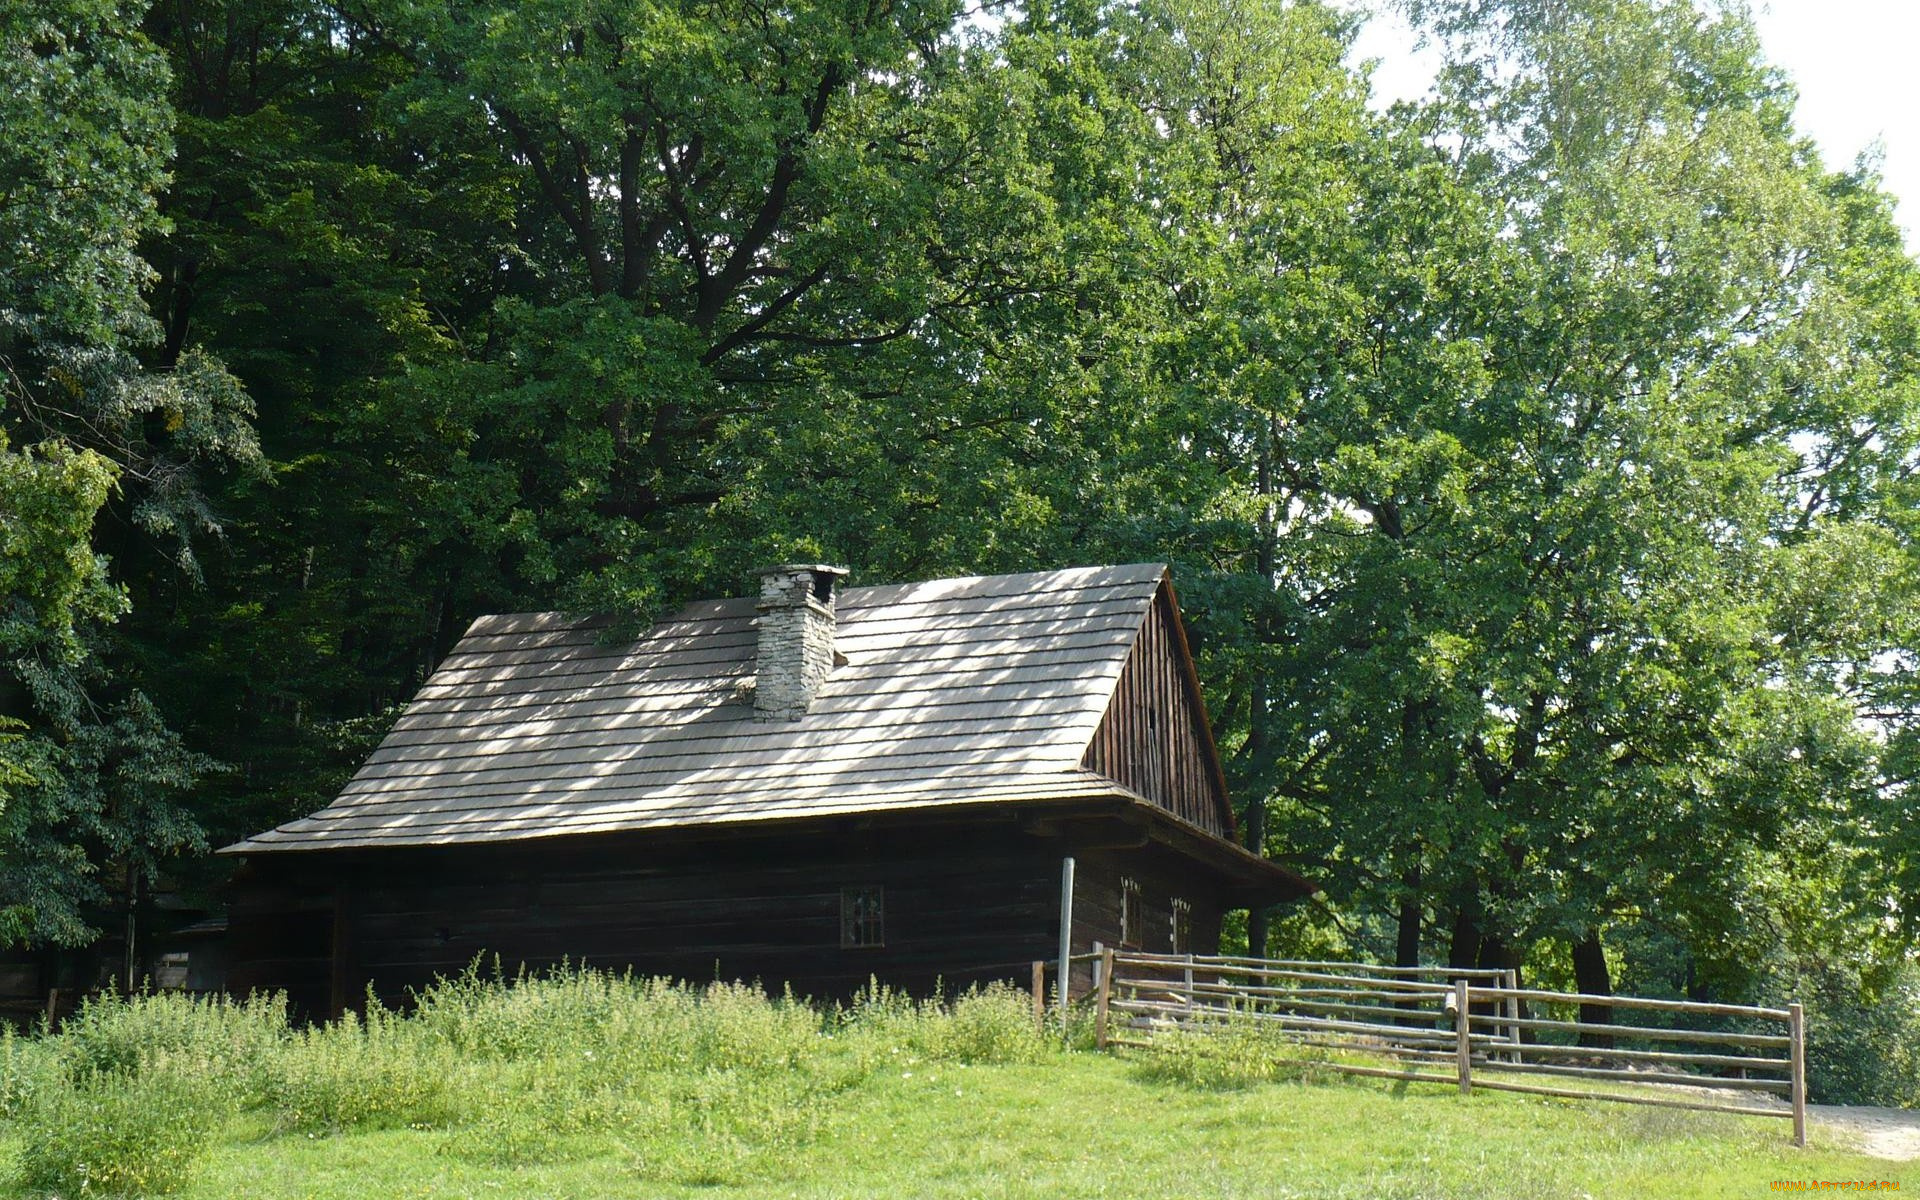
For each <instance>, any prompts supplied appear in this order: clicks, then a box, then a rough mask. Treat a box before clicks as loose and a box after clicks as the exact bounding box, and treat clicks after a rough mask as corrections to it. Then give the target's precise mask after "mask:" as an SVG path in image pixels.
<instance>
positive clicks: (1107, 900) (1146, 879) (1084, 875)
mask: <svg viewBox="0 0 1920 1200" xmlns="http://www.w3.org/2000/svg"><path fill="white" fill-rule="evenodd" d="M1122 879H1132V880H1133V881H1134V882H1135V883H1136V884H1138V885H1139V888H1140V909H1141V916H1142V918H1143V920H1142V925H1143V929H1142V930H1141V931H1140V933H1141V936H1140V937H1138V938H1136V939H1133V940H1132V941H1130V942H1129V943H1127V945H1128V947H1129V948H1131V949H1139V950H1145V951H1148V952H1149V953H1153V954H1171V953H1173V952H1174V946H1173V902H1174V900H1175V899H1176V898H1177V899H1181V900H1185V901H1186V902H1187V903H1188V904H1189V905H1191V906H1192V907H1191V908H1190V909H1189V910H1188V916H1189V919H1190V930H1191V933H1192V935H1193V944H1192V945H1191V946H1182V947H1180V950H1179V952H1180V953H1182V954H1217V953H1219V950H1220V925H1221V921H1222V919H1223V918H1224V917H1225V916H1226V912H1227V908H1228V907H1229V905H1228V904H1227V902H1226V898H1225V896H1224V895H1223V894H1222V893H1221V892H1220V890H1219V883H1218V881H1217V880H1215V879H1214V878H1212V877H1211V876H1210V875H1208V874H1207V873H1206V872H1205V871H1203V870H1202V869H1201V868H1199V867H1198V866H1197V865H1196V864H1194V863H1193V862H1192V861H1190V860H1187V859H1183V858H1181V857H1179V856H1178V855H1175V854H1172V853H1170V852H1168V851H1165V850H1162V849H1160V848H1158V847H1151V846H1150V847H1143V848H1141V849H1138V850H1091V851H1082V852H1081V853H1080V854H1078V855H1076V856H1075V863H1074V889H1073V949H1074V953H1076V954H1080V953H1085V952H1087V951H1090V950H1092V949H1093V945H1094V943H1095V942H1099V943H1100V944H1102V945H1105V946H1113V947H1115V948H1118V947H1120V946H1121V945H1122V943H1121V940H1120V905H1121V899H1120V893H1121V880H1122ZM1074 974H1075V987H1076V988H1080V987H1085V986H1089V985H1090V984H1091V982H1092V975H1091V970H1090V968H1086V967H1081V968H1079V969H1077V970H1076V971H1075V973H1074Z"/></svg>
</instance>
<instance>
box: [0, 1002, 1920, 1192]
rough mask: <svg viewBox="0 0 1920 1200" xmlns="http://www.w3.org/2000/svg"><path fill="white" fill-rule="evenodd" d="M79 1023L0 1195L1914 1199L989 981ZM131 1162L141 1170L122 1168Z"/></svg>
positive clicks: (38, 1091) (1689, 1130)
mask: <svg viewBox="0 0 1920 1200" xmlns="http://www.w3.org/2000/svg"><path fill="white" fill-rule="evenodd" d="M93 1026H94V1028H93V1032H92V1035H91V1038H89V1035H88V1033H87V1029H86V1026H85V1023H84V1022H83V1023H82V1025H81V1028H80V1029H78V1030H76V1031H74V1032H72V1033H70V1034H63V1035H61V1036H60V1037H56V1038H54V1039H51V1040H42V1039H35V1040H31V1041H21V1042H15V1043H12V1044H10V1045H8V1046H7V1047H5V1048H4V1049H5V1057H4V1058H3V1059H0V1065H3V1066H4V1068H5V1070H6V1072H7V1073H6V1074H5V1075H0V1102H4V1103H5V1104H6V1105H7V1106H8V1108H6V1109H0V1118H6V1117H8V1116H9V1115H10V1117H11V1119H7V1120H6V1123H5V1125H4V1126H0V1128H3V1129H4V1132H0V1160H3V1161H4V1163H5V1167H4V1170H5V1172H6V1174H5V1178H6V1179H7V1181H8V1182H7V1184H6V1185H5V1186H6V1187H7V1188H10V1189H11V1190H10V1192H9V1193H8V1194H11V1195H20V1196H28V1195H44V1194H58V1195H73V1194H79V1193H80V1191H81V1189H82V1188H83V1187H84V1188H86V1189H87V1190H88V1191H98V1190H101V1189H102V1188H104V1189H106V1190H109V1191H111V1190H114V1189H116V1188H117V1189H119V1190H122V1191H132V1192H135V1193H138V1192H139V1191H140V1190H141V1189H143V1188H145V1189H147V1190H149V1191H155V1192H159V1191H168V1192H171V1193H172V1194H176V1195H179V1196H183V1197H208V1198H211V1197H232V1198H236V1200H237V1198H239V1197H247V1198H250V1200H251V1198H255V1197H261V1198H266V1197H289V1198H291V1197H311V1198H315V1200H326V1198H333V1197H338V1198H340V1200H347V1198H349V1197H351V1198H352V1200H361V1198H362V1197H382V1198H385V1197H395V1198H398V1197H416V1196H418V1197H428V1196H432V1197H556V1198H558V1197H569V1198H572V1197H596V1196H606V1197H636V1198H637V1197H656V1196H687V1197H695V1196H697V1197H734V1196H754V1197H761V1196H793V1197H839V1196H848V1197H860V1196H873V1197H880V1196H886V1197H917V1196H926V1197H1026V1196H1033V1197H1063V1196H1064V1197H1081V1196H1101V1197H1129V1196H1140V1197H1148V1196H1151V1197H1161V1196H1190V1195H1191V1196H1209V1197H1233V1196H1248V1197H1252V1196H1259V1197H1288V1196H1301V1197H1361V1196H1366V1197H1374V1196H1390V1197H1409V1198H1417V1197H1460V1198H1466V1197H1476V1198H1478V1197H1487V1196H1496V1197H1543V1198H1544V1197H1554V1198H1556V1200H1559V1198H1562V1197H1579V1196H1592V1197H1603V1196H1658V1197H1693V1196H1699V1197H1721V1196H1728V1197H1732V1196H1740V1197H1745V1196H1755V1195H1759V1194H1762V1193H1766V1192H1769V1191H1771V1190H1772V1188H1771V1187H1770V1185H1771V1184H1772V1183H1773V1182H1774V1181H1776V1180H1815V1179H1820V1180H1891V1181H1898V1182H1900V1183H1902V1184H1906V1185H1908V1186H1911V1187H1920V1178H1911V1179H1909V1178H1903V1166H1904V1164H1894V1163H1885V1162H1880V1161H1876V1160H1872V1159H1867V1158H1862V1157H1858V1156H1855V1155H1852V1154H1849V1153H1846V1152H1844V1151H1842V1150H1840V1149H1838V1148H1835V1147H1832V1146H1826V1145H1822V1144H1820V1143H1819V1141H1818V1140H1816V1143H1815V1145H1814V1146H1813V1147H1812V1148H1811V1149H1809V1150H1804V1151H1802V1150H1796V1149H1794V1148H1793V1147H1792V1146H1790V1145H1789V1144H1788V1125H1787V1122H1785V1121H1780V1120H1767V1119H1760V1118H1741V1117H1729V1116H1720V1115H1714V1114H1700V1113H1689V1112H1676V1111H1670V1110H1663V1109H1647V1108H1638V1107H1630V1106H1624V1105H1611V1104H1607V1105H1602V1104H1593V1103H1585V1104H1574V1103H1567V1102H1560V1101H1552V1100H1543V1099H1536V1098H1531V1097H1521V1096H1512V1095H1500V1094H1496V1093H1487V1092H1481V1093H1476V1094H1475V1095H1473V1096H1471V1097H1461V1096H1459V1095H1457V1094H1455V1093H1454V1092H1453V1091H1451V1090H1450V1089H1445V1088H1438V1087H1433V1086H1430V1085H1406V1084H1394V1083H1389V1082H1383V1081H1373V1080H1349V1079H1344V1078H1339V1077H1335V1078H1331V1079H1323V1078H1319V1077H1318V1075H1317V1072H1316V1069H1315V1067H1314V1065H1313V1064H1312V1062H1311V1061H1304V1062H1302V1061H1292V1062H1289V1061H1287V1060H1285V1059H1284V1057H1281V1058H1276V1057H1275V1056H1274V1055H1272V1054H1271V1053H1267V1052H1264V1051H1262V1049H1261V1048H1260V1047H1259V1046H1256V1045H1252V1044H1248V1043H1245V1042H1244V1041H1243V1042H1242V1044H1240V1045H1239V1046H1237V1047H1232V1048H1230V1049H1228V1050H1226V1051H1223V1052H1219V1053H1216V1052H1214V1051H1212V1050H1205V1051H1196V1050H1191V1049H1190V1050H1188V1051H1185V1052H1180V1053H1176V1054H1173V1055H1158V1054H1154V1055H1149V1054H1146V1053H1144V1052H1127V1053H1126V1054H1125V1055H1122V1056H1119V1057H1110V1056H1105V1055H1098V1054H1095V1053H1092V1052H1089V1051H1076V1052H1067V1051H1062V1050H1058V1049H1055V1048H1054V1047H1053V1046H1052V1045H1051V1044H1050V1043H1047V1042H1042V1041H1041V1040H1039V1039H1038V1038H1036V1037H1035V1036H1034V1035H1033V1033H1032V1031H1031V1029H1030V1027H1029V1026H1028V1024H1027V1021H1026V1013H1025V1009H1024V1005H1023V1004H1021V1003H1020V1000H1019V998H1018V997H1016V996H1011V995H996V996H985V997H975V998H974V999H973V1000H972V1001H971V1002H968V1003H964V1004H963V1005H962V1006H961V1008H960V1011H959V1012H957V1013H956V1012H954V1011H952V1010H941V1009H933V1008H930V1007H927V1006H914V1005H910V1004H908V1003H906V1002H904V1001H901V1000H899V999H898V998H892V999H891V1000H888V1001H887V1002H885V1003H882V1004H876V1005H870V1006H868V1008H867V1009H866V1010H865V1011H864V1012H854V1013H850V1014H842V1015H841V1016H840V1017H838V1018H835V1017H827V1018H822V1017H820V1016H819V1015H818V1014H814V1013H813V1012H812V1011H811V1010H808V1009H806V1008H804V1007H803V1006H798V1005H783V1004H779V1003H770V1002H766V1001H764V1000H760V999H758V998H757V997H756V996H753V995H750V994H747V993H745V992H744V991H739V992H731V993H726V994H723V995H720V996H718V997H717V998H715V997H712V996H702V995H700V994H697V993H693V992H689V991H685V990H680V989H664V988H660V987H658V986H653V987H651V988H649V987H647V986H645V985H637V984H633V983H631V982H628V983H622V982H620V981H613V980H609V979H606V978H605V977H594V976H576V977H572V978H571V979H569V980H563V981H558V982H549V983H543V984H538V985H532V986H530V987H528V988H526V989H523V990H522V991H521V992H520V993H519V994H518V995H516V994H515V993H514V992H513V991H512V990H511V989H502V988H498V987H476V988H473V989H471V990H470V991H469V992H468V993H467V994H465V995H464V996H456V997H451V998H446V999H444V1000H443V1002H442V1003H440V1004H439V1005H437V1006H436V1005H433V1004H429V1005H426V1006H423V1009H422V1011H421V1013H419V1014H416V1015H414V1016H411V1017H407V1018H398V1017H387V1018H380V1019H377V1020H375V1021H373V1022H369V1023H368V1024H366V1025H364V1026H359V1025H356V1026H350V1027H348V1028H346V1029H341V1028H339V1027H336V1029H335V1030H334V1031H331V1032H323V1033H321V1034H317V1035H316V1034H300V1033H297V1032H293V1031H289V1030H286V1029H285V1028H284V1023H280V1024H276V1023H275V1021H274V1020H273V1019H272V1015H271V1014H270V1013H267V1012H265V1010H257V1011H254V1012H253V1013H251V1015H249V1014H247V1013H244V1012H243V1013H241V1014H240V1015H239V1016H235V1015H234V1013H233V1012H231V1011H230V1012H228V1013H226V1014H224V1015H217V1016H216V1017H212V1018H210V1017H208V1016H207V1015H206V1014H204V1013H191V1012H189V1013H187V1015H186V1017H185V1018H183V1017H182V1015H181V1011H180V1010H179V1006H175V1007H174V1009H172V1010H169V1009H167V1008H166V1006H164V1005H162V1006H154V1007H152V1008H151V1009H150V1010H146V1011H142V1010H141V1009H140V1006H138V1005H122V1007H121V1011H119V1012H118V1013H106V1014H96V1015H95V1017H94V1020H93ZM516 1038H518V1039H520V1040H519V1041H515V1039H516ZM1275 1063H1279V1065H1278V1066H1275V1065H1274V1064H1275ZM116 1122H118V1125H116ZM50 1147H51V1149H50ZM62 1147H65V1148H66V1149H65V1150H63V1149H62ZM116 1156H117V1157H116ZM148 1160H152V1161H158V1162H162V1163H163V1164H166V1165H168V1169H164V1170H159V1171H157V1172H147V1173H145V1174H143V1173H142V1170H143V1168H142V1163H143V1162H145V1161H148ZM76 1164H77V1171H78V1173H77V1174H76ZM62 1171H64V1172H65V1173H64V1174H62V1173H61V1172H62ZM116 1171H117V1172H118V1173H117V1174H116V1173H115V1172H116Z"/></svg>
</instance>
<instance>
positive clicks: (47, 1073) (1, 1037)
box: [0, 1026, 67, 1122]
mask: <svg viewBox="0 0 1920 1200" xmlns="http://www.w3.org/2000/svg"><path fill="white" fill-rule="evenodd" d="M66 1086H67V1074H66V1068H65V1067H64V1065H63V1064H62V1063H61V1061H60V1058H59V1054H58V1049H57V1047H56V1046H55V1045H54V1044H53V1043H52V1042H48V1041H45V1040H42V1039H40V1038H31V1037H21V1036H19V1035H18V1034H16V1033H15V1032H14V1031H13V1029H12V1027H11V1026H5V1027H0V1121H5V1122H12V1121H15V1120H17V1119H19V1118H20V1117H21V1116H22V1115H24V1114H25V1113H26V1112H27V1111H28V1110H30V1109H31V1108H32V1107H33V1106H34V1105H35V1104H36V1103H37V1102H38V1101H39V1100H40V1098H41V1097H43V1096H46V1095H49V1094H51V1093H52V1092H53V1091H55V1090H57V1089H60V1088H64V1087H66Z"/></svg>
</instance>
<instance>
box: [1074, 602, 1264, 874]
mask: <svg viewBox="0 0 1920 1200" xmlns="http://www.w3.org/2000/svg"><path fill="white" fill-rule="evenodd" d="M1178 619H1179V618H1178V617H1177V616H1176V615H1175V614H1174V612H1173V605H1172V602H1171V601H1170V600H1169V598H1168V596H1167V593H1166V592H1165V591H1164V590H1163V591H1161V592H1160V594H1159V595H1158V596H1156V597H1155V598H1154V602H1153V607H1152V609H1151V610H1150V611H1149V612H1148V614H1147V619H1146V622H1145V624H1144V625H1143V626H1142V627H1141V629H1140V636H1139V638H1138V640H1136V641H1135V642H1134V644H1133V650H1132V652H1131V653H1130V654H1129V655H1128V656H1127V665H1126V668H1125V669H1124V670H1123V671H1122V672H1121V675H1120V682H1119V685H1118V686H1117V687H1116V688H1115V689H1114V693H1113V699H1112V700H1111V701H1110V702H1109V703H1108V705H1107V713H1106V716H1105V717H1104V718H1102V720H1101V722H1100V727H1099V729H1098V730H1097V731H1095V733H1094V735H1093V742H1092V744H1091V745H1089V746H1088V748H1087V755H1086V759H1085V764H1086V767H1087V769H1088V770H1090V771H1096V772H1098V773H1099V774H1102V775H1105V776H1106V777H1107V778H1109V779H1115V780H1118V781H1119V782H1121V783H1123V784H1125V785H1127V786H1128V787H1130V788H1132V789H1133V790H1134V791H1136V792H1139V793H1140V794H1141V795H1142V796H1145V797H1146V798H1147V799H1149V800H1152V801H1153V802H1154V803H1156V804H1158V805H1160V806H1161V807H1163V808H1166V809H1167V810H1169V811H1170V812H1172V813H1173V814H1174V815H1176V816H1179V817H1182V818H1184V819H1185V820H1187V821H1190V822H1192V823H1193V824H1195V825H1198V826H1199V827H1200V828H1202V829H1205V830H1207V831H1208V832H1209V833H1213V834H1217V835H1219V836H1220V837H1230V836H1231V824H1230V822H1231V817H1230V816H1229V815H1228V812H1227V803H1226V795H1225V793H1224V791H1223V790H1222V789H1221V786H1220V783H1219V779H1218V777H1217V776H1216V775H1215V773H1214V767H1213V763H1212V760H1211V757H1210V755H1209V752H1208V745H1209V743H1208V742H1207V740H1206V734H1205V733H1204V732H1202V725H1201V720H1202V718H1201V708H1200V703H1199V697H1198V696H1196V695H1195V694H1194V692H1193V685H1192V680H1191V677H1190V675H1189V673H1188V671H1187V666H1186V663H1185V661H1184V659H1185V655H1184V651H1183V645H1184V643H1183V642H1182V641H1181V637H1180V633H1179V631H1178V630H1177V629H1176V628H1175V627H1174V624H1173V623H1174V622H1175V621H1177V620H1178Z"/></svg>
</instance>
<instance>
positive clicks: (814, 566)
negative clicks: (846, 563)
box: [754, 562, 847, 577]
mask: <svg viewBox="0 0 1920 1200" xmlns="http://www.w3.org/2000/svg"><path fill="white" fill-rule="evenodd" d="M803 571H804V572H806V573H808V574H812V575H835V576H844V575H846V574H847V569H846V568H845V567H836V566H834V565H832V564H831V563H798V562H793V563H779V564H777V565H775V566H771V567H761V568H760V569H759V570H757V571H755V572H754V574H755V575H759V576H763V577H764V576H767V575H797V574H800V573H801V572H803Z"/></svg>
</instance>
